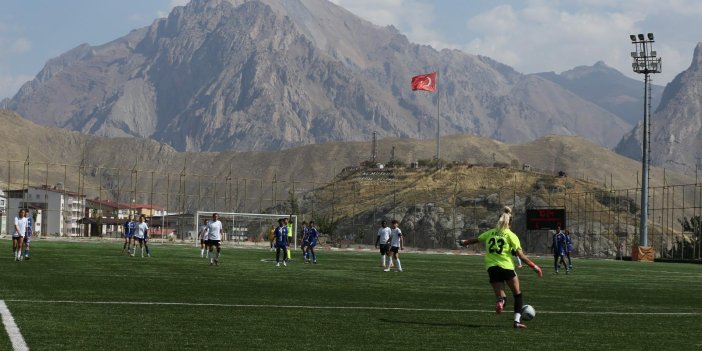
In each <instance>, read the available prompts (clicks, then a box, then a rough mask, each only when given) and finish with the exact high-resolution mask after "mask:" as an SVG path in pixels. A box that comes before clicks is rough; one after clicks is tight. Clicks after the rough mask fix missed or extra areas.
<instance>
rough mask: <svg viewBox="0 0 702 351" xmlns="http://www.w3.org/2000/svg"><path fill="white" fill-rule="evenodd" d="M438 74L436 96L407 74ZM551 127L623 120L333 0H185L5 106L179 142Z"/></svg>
mask: <svg viewBox="0 0 702 351" xmlns="http://www.w3.org/2000/svg"><path fill="white" fill-rule="evenodd" d="M434 70H435V71H438V72H439V78H438V91H439V92H438V94H430V93H426V92H413V91H411V90H410V88H409V81H410V77H411V76H413V75H416V74H421V73H427V72H430V71H434ZM437 104H439V107H440V117H441V118H440V119H441V130H442V134H443V135H449V134H472V135H477V136H483V137H490V138H495V139H497V140H501V141H505V142H510V143H520V142H525V141H529V140H533V139H536V138H538V137H541V136H544V135H548V134H561V135H579V136H583V137H586V138H588V139H590V140H592V141H594V142H596V143H598V144H600V145H603V146H607V147H611V146H614V145H615V144H616V143H617V142H618V141H619V140H620V139H621V137H622V135H623V134H624V133H625V132H626V131H627V130H629V129H630V128H631V125H629V124H628V123H627V122H625V121H623V120H622V119H621V118H619V117H617V116H616V115H614V114H612V113H610V112H608V111H606V110H604V109H602V108H601V107H599V106H597V105H596V104H595V103H593V102H591V101H587V100H585V99H582V98H580V97H578V96H577V95H575V94H573V93H572V92H570V91H568V90H566V89H564V88H563V87H561V86H560V85H559V84H555V83H553V82H551V81H549V80H548V79H544V78H542V77H540V76H535V75H523V74H520V73H518V72H516V71H514V70H513V69H512V68H510V67H508V66H505V65H503V64H500V63H498V62H495V61H494V60H491V59H489V58H487V57H482V56H473V55H468V54H465V53H463V52H460V51H456V50H442V51H436V50H434V49H433V48H431V47H429V46H424V45H417V44H413V43H410V42H409V41H408V40H407V38H406V37H405V36H403V35H402V34H400V33H399V32H398V31H397V30H396V29H395V28H393V27H379V26H376V25H373V24H371V23H369V22H367V21H364V20H362V19H360V18H358V17H356V16H354V15H353V14H351V13H350V12H348V11H346V10H344V9H343V8H341V7H338V6H336V5H334V4H332V3H331V2H329V1H327V0H289V1H278V0H250V1H245V0H193V1H191V2H190V3H189V4H188V5H187V6H184V7H176V8H175V9H174V10H173V11H172V12H171V13H170V15H169V16H168V18H164V19H159V20H156V21H155V22H154V23H153V24H152V25H151V26H149V27H145V28H141V29H137V30H134V31H132V32H131V33H129V34H128V35H126V36H124V37H122V38H119V39H117V40H114V41H112V42H109V43H106V44H104V45H99V46H90V45H87V44H84V45H81V46H79V47H76V48H75V49H73V50H70V51H69V52H67V53H65V54H63V55H61V56H59V57H57V58H55V59H52V60H50V61H49V62H48V63H47V64H46V66H45V67H44V69H43V70H42V71H41V72H40V73H39V74H38V75H37V76H36V78H35V79H34V80H32V81H31V82H28V83H26V84H25V85H24V86H23V87H22V88H21V89H20V91H19V92H18V93H17V94H16V95H15V96H14V97H13V98H12V99H11V100H10V101H9V102H7V103H6V105H7V106H8V107H9V108H10V109H12V110H15V111H17V112H19V113H20V114H21V115H23V116H25V117H26V118H29V119H30V120H32V121H34V122H37V123H40V124H43V125H49V126H57V127H62V128H67V129H70V130H74V131H79V132H82V133H90V134H95V135H100V136H110V137H126V136H131V137H146V138H152V139H155V140H157V141H159V142H162V143H165V144H168V145H171V146H172V147H174V148H175V149H176V150H181V151H184V150H187V151H220V150H228V149H234V150H277V149H282V148H289V147H293V146H299V145H305V144H313V143H324V142H328V141H354V140H356V141H360V140H368V139H370V136H371V135H372V132H378V134H379V136H380V137H399V138H419V139H428V138H434V136H435V134H436V128H437V125H436V123H437V122H436V121H437V118H436V117H437Z"/></svg>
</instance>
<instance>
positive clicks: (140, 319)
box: [0, 240, 702, 350]
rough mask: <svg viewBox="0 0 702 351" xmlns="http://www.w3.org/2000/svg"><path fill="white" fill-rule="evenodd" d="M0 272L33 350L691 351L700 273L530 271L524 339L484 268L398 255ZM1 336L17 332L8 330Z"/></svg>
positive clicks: (546, 261)
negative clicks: (497, 300) (502, 309)
mask: <svg viewBox="0 0 702 351" xmlns="http://www.w3.org/2000/svg"><path fill="white" fill-rule="evenodd" d="M10 246H11V242H10V241H7V240H3V241H0V250H4V252H6V253H7V256H6V259H4V260H2V262H1V263H0V300H4V302H5V304H6V305H7V312H9V313H4V315H3V322H4V329H5V331H4V332H2V333H0V350H12V343H11V338H10V336H9V335H8V331H7V329H8V320H9V319H11V318H12V319H14V322H15V323H16V325H17V327H18V331H19V333H12V332H10V334H13V337H14V338H17V334H21V337H22V338H23V339H24V341H25V342H26V344H27V346H28V347H29V349H31V350H196V349H197V350H331V349H333V350H386V349H404V350H408V349H409V350H429V349H434V350H447V349H461V350H465V349H474V350H491V349H504V350H514V349H540V350H554V349H563V350H614V349H621V350H654V349H655V350H688V349H700V348H702V341H701V340H699V338H698V333H699V331H700V330H701V328H702V327H701V326H702V294H700V290H701V288H702V266H700V265H692V264H668V263H640V262H622V261H611V260H575V261H574V266H575V268H574V271H573V273H571V274H570V275H564V274H563V273H561V274H560V275H555V274H553V273H552V271H553V269H552V268H551V261H552V260H551V258H550V257H542V258H541V257H537V258H536V259H535V260H536V262H537V263H539V264H540V265H541V266H542V267H543V268H544V273H545V274H544V277H543V278H541V279H539V278H538V277H537V276H536V275H535V274H534V273H533V272H532V271H531V270H530V269H528V268H524V269H522V270H519V273H520V280H521V285H522V291H523V294H524V301H525V303H528V304H531V305H533V306H534V307H535V308H536V310H537V316H536V318H535V319H534V320H532V321H530V322H527V326H528V329H525V330H514V329H513V328H512V323H511V318H512V313H511V310H512V302H513V299H512V298H511V295H508V307H507V312H508V313H503V314H502V315H496V314H495V312H494V310H493V308H494V296H493V294H492V290H491V288H490V287H489V285H488V283H487V274H486V272H485V269H484V266H483V258H482V257H480V256H459V255H450V254H426V253H423V254H422V253H402V254H401V259H402V265H403V268H404V272H402V273H397V272H387V273H386V272H383V271H382V269H381V267H379V265H380V260H379V256H378V254H376V253H374V252H373V253H370V252H340V251H320V252H319V253H318V260H319V264H317V265H311V264H303V263H302V260H301V256H300V253H299V251H298V252H295V253H294V255H293V261H292V262H291V263H290V264H289V265H288V267H280V268H276V267H275V263H274V262H273V259H274V256H275V254H274V253H272V252H270V251H268V250H264V249H251V248H249V249H237V248H231V247H225V248H224V249H223V254H222V265H221V266H209V265H208V263H207V261H206V260H205V259H203V258H200V251H199V249H197V248H194V247H192V246H181V245H158V244H153V245H152V250H153V253H154V257H153V258H138V257H129V256H127V255H125V254H121V253H120V252H121V248H122V245H121V243H117V242H85V243H76V242H53V241H41V240H37V241H36V243H35V245H34V247H33V249H32V259H31V260H29V261H24V262H15V261H13V259H12V256H11V253H10V252H11V248H10ZM10 329H12V328H10Z"/></svg>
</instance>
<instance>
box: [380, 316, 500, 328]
mask: <svg viewBox="0 0 702 351" xmlns="http://www.w3.org/2000/svg"><path fill="white" fill-rule="evenodd" d="M378 320H379V321H381V322H383V323H396V324H412V325H429V326H433V327H461V328H497V326H496V325H479V324H466V323H438V322H426V321H422V322H419V321H404V320H403V321H400V320H391V319H387V318H380V319H378Z"/></svg>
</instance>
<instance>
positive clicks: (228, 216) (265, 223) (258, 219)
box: [193, 211, 297, 249]
mask: <svg viewBox="0 0 702 351" xmlns="http://www.w3.org/2000/svg"><path fill="white" fill-rule="evenodd" d="M214 213H217V214H219V221H220V222H222V231H223V232H224V234H223V235H222V242H227V241H232V242H242V241H246V240H251V239H253V238H255V237H257V236H259V235H262V236H263V241H264V242H266V243H267V242H268V232H270V229H271V226H272V225H274V226H275V227H276V228H277V227H278V219H280V218H289V222H290V223H292V225H293V242H292V243H289V245H291V246H292V247H293V249H297V215H273V214H264V213H237V212H216V211H197V212H195V222H194V224H195V227H194V228H193V230H194V233H195V235H193V237H194V238H195V246H197V245H199V243H200V242H199V241H198V240H199V239H198V234H199V232H200V226H201V225H202V224H203V221H204V220H205V219H209V220H212V215H213V214H214Z"/></svg>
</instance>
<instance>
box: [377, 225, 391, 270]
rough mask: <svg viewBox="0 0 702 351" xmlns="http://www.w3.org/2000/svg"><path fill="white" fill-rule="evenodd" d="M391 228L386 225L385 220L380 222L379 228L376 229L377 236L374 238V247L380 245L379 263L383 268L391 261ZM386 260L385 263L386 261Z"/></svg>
mask: <svg viewBox="0 0 702 351" xmlns="http://www.w3.org/2000/svg"><path fill="white" fill-rule="evenodd" d="M391 231H392V229H390V227H388V225H387V223H386V222H385V221H382V222H381V223H380V228H379V229H378V238H377V239H376V240H375V247H376V248H378V247H380V265H381V266H383V269H385V268H387V267H389V265H390V264H391V263H392V258H390V243H389V241H390V233H391ZM386 262H387V263H386Z"/></svg>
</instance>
